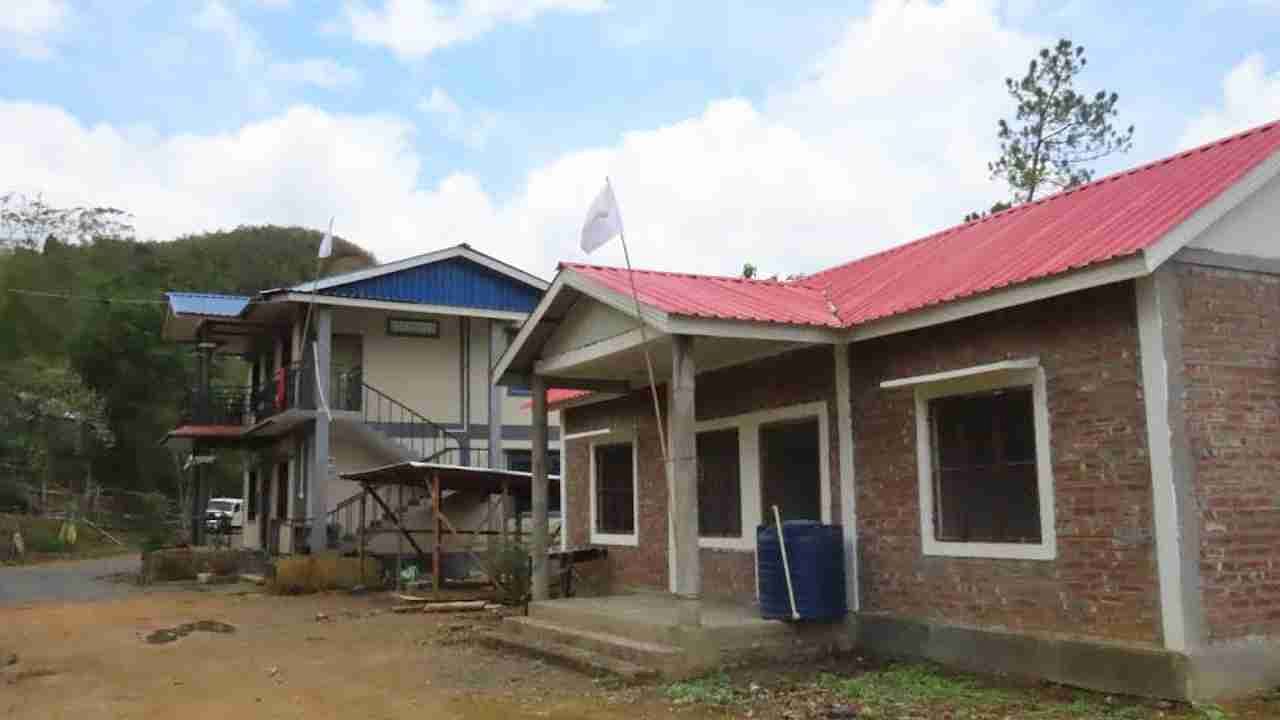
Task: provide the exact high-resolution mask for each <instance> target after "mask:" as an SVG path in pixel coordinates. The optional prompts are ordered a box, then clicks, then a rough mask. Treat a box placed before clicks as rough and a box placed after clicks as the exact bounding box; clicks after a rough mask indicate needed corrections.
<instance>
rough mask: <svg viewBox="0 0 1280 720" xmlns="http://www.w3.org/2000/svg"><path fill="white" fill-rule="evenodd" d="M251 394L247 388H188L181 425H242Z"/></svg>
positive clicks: (246, 414)
mask: <svg viewBox="0 0 1280 720" xmlns="http://www.w3.org/2000/svg"><path fill="white" fill-rule="evenodd" d="M251 394H252V393H251V391H250V389H249V388H247V387H229V386H218V385H215V386H213V387H210V388H208V389H205V388H188V390H187V397H186V402H185V403H184V405H183V408H182V424H184V425H243V424H244V422H245V419H246V418H247V417H248V414H249V407H250V397H251Z"/></svg>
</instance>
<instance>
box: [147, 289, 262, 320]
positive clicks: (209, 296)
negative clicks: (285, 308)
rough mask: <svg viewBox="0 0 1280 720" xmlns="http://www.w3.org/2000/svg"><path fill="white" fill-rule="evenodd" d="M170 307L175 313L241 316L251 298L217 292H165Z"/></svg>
mask: <svg viewBox="0 0 1280 720" xmlns="http://www.w3.org/2000/svg"><path fill="white" fill-rule="evenodd" d="M165 296H166V297H168V298H169V309H170V310H172V311H173V313H174V314H175V315H210V316H215V317H239V316H240V313H242V312H244V309H245V308H246V307H248V306H249V301H250V298H248V297H245V296H244V295H218V294H216V293H183V292H170V293H165Z"/></svg>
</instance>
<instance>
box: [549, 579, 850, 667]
mask: <svg viewBox="0 0 1280 720" xmlns="http://www.w3.org/2000/svg"><path fill="white" fill-rule="evenodd" d="M679 613H680V608H679V601H678V600H677V599H676V597H675V596H674V595H669V594H664V593H635V594H627V595H608V596H603V597H583V598H565V599H558V600H545V601H540V602H534V603H531V604H530V605H529V617H528V618H527V620H526V623H525V627H526V628H528V626H529V625H535V626H537V628H538V629H539V630H540V631H544V632H545V633H546V634H547V635H557V634H558V637H559V640H560V641H562V642H563V641H569V640H572V639H574V638H573V636H575V635H578V636H585V635H593V636H595V637H594V639H593V644H594V646H595V648H596V649H597V650H601V651H608V650H609V643H607V642H601V640H602V639H603V638H613V639H614V641H615V642H614V644H616V645H625V644H627V643H640V644H648V645H650V646H651V647H650V648H649V649H650V650H655V649H657V648H665V649H666V650H667V654H666V655H662V654H661V653H655V654H654V655H655V657H659V658H661V659H662V664H663V665H664V667H661V668H658V669H659V671H660V672H661V673H662V674H664V675H673V674H674V675H689V674H696V673H698V672H703V671H706V670H709V669H712V668H714V667H717V666H719V665H721V664H726V663H742V662H750V661H754V660H760V659H774V660H776V659H780V658H797V657H814V656H816V655H821V654H824V653H829V652H832V651H833V650H836V649H840V648H847V647H848V646H849V638H850V637H851V636H850V634H849V633H848V632H847V631H846V626H845V625H844V624H843V623H789V622H782V621H779V620H766V619H764V618H762V617H760V611H759V609H758V608H757V607H755V606H753V605H746V604H734V603H729V602H724V601H716V600H704V601H702V607H701V617H702V623H701V625H700V626H697V627H688V626H682V625H680V623H679ZM579 639H582V638H579ZM579 644H581V643H579ZM671 653H678V654H679V660H680V661H679V662H674V663H673V662H672V660H673V658H672V657H670V654H671ZM629 656H630V657H632V659H637V658H636V657H635V655H634V654H631V655H629Z"/></svg>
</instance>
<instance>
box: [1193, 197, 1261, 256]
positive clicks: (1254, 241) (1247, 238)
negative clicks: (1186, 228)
mask: <svg viewBox="0 0 1280 720" xmlns="http://www.w3.org/2000/svg"><path fill="white" fill-rule="evenodd" d="M1190 247H1194V248H1201V249H1205V250H1217V251H1218V252H1224V253H1232V254H1235V255H1252V256H1255V257H1262V258H1272V259H1280V177H1275V178H1272V179H1271V180H1270V181H1269V182H1268V183H1267V184H1266V185H1263V186H1262V188H1261V189H1260V190H1258V192H1256V193H1254V194H1253V195H1252V196H1251V197H1250V198H1249V199H1247V200H1245V201H1244V202H1243V203H1241V204H1240V205H1239V206H1237V207H1236V208H1235V209H1234V210H1232V211H1231V212H1229V213H1227V214H1226V215H1225V216H1224V217H1223V218H1222V219H1221V220H1219V221H1218V222H1216V223H1214V224H1213V225H1212V226H1210V227H1209V229H1208V230H1206V231H1205V232H1204V234H1203V235H1201V236H1200V237H1198V238H1196V239H1195V240H1194V241H1192V242H1191V244H1190Z"/></svg>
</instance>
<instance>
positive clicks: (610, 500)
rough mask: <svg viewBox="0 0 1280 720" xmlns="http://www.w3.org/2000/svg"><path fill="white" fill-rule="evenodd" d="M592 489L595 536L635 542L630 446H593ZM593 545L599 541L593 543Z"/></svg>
mask: <svg viewBox="0 0 1280 720" xmlns="http://www.w3.org/2000/svg"><path fill="white" fill-rule="evenodd" d="M591 472H592V487H593V489H594V492H595V505H594V509H595V518H594V522H593V525H592V527H593V529H594V532H595V534H596V535H597V536H599V535H604V536H613V537H612V538H607V537H606V538H604V539H603V541H604V542H608V541H610V540H614V541H623V542H627V541H629V542H632V543H634V542H635V535H636V513H635V511H636V496H635V489H636V488H635V461H634V457H633V453H632V446H631V443H623V444H610V445H596V446H595V447H594V448H593V449H592V468H591ZM596 541H597V542H599V541H601V540H599V539H596Z"/></svg>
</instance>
